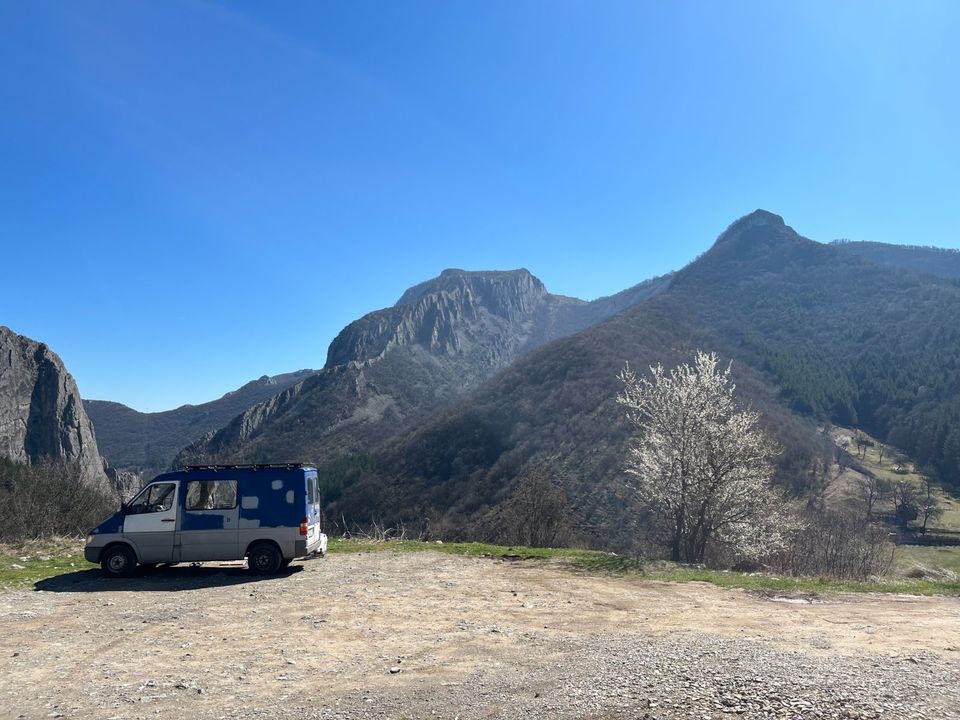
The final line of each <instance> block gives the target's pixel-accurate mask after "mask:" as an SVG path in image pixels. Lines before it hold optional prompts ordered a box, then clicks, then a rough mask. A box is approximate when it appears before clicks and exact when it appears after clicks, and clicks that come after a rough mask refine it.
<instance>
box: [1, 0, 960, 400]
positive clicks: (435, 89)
mask: <svg viewBox="0 0 960 720" xmlns="http://www.w3.org/2000/svg"><path fill="white" fill-rule="evenodd" d="M0 32H2V34H3V42H2V43H0V182H2V189H3V191H2V193H0V238H2V243H3V245H2V248H3V251H2V260H3V266H4V269H3V271H2V277H3V282H2V285H0V309H2V312H0V324H6V325H8V326H10V327H11V328H12V329H14V330H15V331H17V332H20V333H22V334H25V335H28V336H30V337H33V338H36V339H39V340H42V341H44V342H47V343H48V344H49V345H50V346H51V347H53V349H54V350H56V351H57V352H58V353H59V354H60V355H61V357H63V359H64V361H65V362H66V364H67V367H68V368H69V369H70V370H71V372H72V373H73V375H74V376H75V378H76V379H77V381H78V384H79V386H80V390H81V393H82V394H83V396H84V397H88V398H97V399H110V400H117V401H121V402H124V403H127V404H129V405H132V406H133V407H136V408H137V409H140V410H151V411H152V410H162V409H167V408H171V407H175V406H177V405H180V404H182V403H186V402H193V403H198V402H203V401H206V400H209V399H213V398H215V397H218V396H220V395H221V394H223V393H224V392H226V391H228V390H231V389H233V388H235V387H237V386H239V385H241V384H242V383H244V382H246V381H247V380H250V379H252V378H254V377H257V376H259V375H261V374H264V373H267V374H275V373H279V372H285V371H289V370H293V369H297V368H302V367H320V366H322V365H323V362H324V360H325V356H326V347H327V345H328V343H329V342H330V340H331V339H332V338H333V337H334V335H335V334H336V333H337V332H338V331H339V330H340V328H342V327H343V326H344V325H346V324H347V323H348V322H350V321H351V320H352V319H354V318H356V317H359V316H360V315H362V314H364V313H366V312H369V311H371V310H374V309H377V308H379V307H383V306H386V305H390V304H392V303H393V302H395V301H396V299H397V298H398V297H399V296H400V294H401V293H402V292H403V290H404V289H405V288H406V287H408V286H410V285H413V284H415V283H417V282H419V281H421V280H424V279H426V278H429V277H432V276H434V275H436V274H438V273H439V272H440V270H442V269H443V268H446V267H462V268H468V269H506V268H514V267H521V266H523V267H527V268H529V269H530V270H531V271H532V272H533V273H534V274H536V275H537V276H539V277H540V278H541V279H543V281H544V282H545V283H546V284H547V287H548V288H549V289H550V290H551V291H553V292H557V293H562V294H567V295H574V296H578V297H583V298H587V299H589V298H593V297H597V296H600V295H606V294H610V293H612V292H616V291H618V290H620V289H623V288H625V287H628V286H630V285H633V284H635V283H637V282H639V281H641V280H643V279H645V278H647V277H650V276H652V275H657V274H661V273H663V272H666V271H668V270H671V269H675V268H678V267H680V266H682V265H683V264H685V263H686V262H688V261H689V260H690V259H692V258H693V257H695V256H696V255H697V254H698V253H700V252H702V251H703V250H705V249H706V248H707V247H708V246H709V245H710V243H711V242H712V241H713V239H714V238H715V237H716V236H717V235H718V234H719V233H720V232H721V231H722V230H723V229H724V228H725V227H726V226H727V225H728V224H729V223H730V222H731V221H732V220H734V219H735V218H736V217H738V216H740V215H743V214H745V213H747V212H750V211H752V210H753V209H755V208H758V207H763V208H766V209H769V210H773V211H774V212H777V213H779V214H781V215H783V216H784V217H785V219H786V220H787V222H788V223H790V224H791V225H793V226H794V227H795V228H796V229H797V230H798V231H799V232H801V233H803V234H805V235H807V236H809V237H812V238H814V239H818V240H831V239H834V238H838V237H846V238H853V239H870V240H879V241H885V242H900V243H917V244H931V245H940V246H944V247H957V246H960V213H958V205H957V201H958V199H960V142H958V134H957V128H958V127H960V83H958V82H957V71H958V68H960V44H958V43H957V42H956V38H957V37H958V35H960V4H957V3H955V2H942V3H938V2H922V3H908V2H902V3H884V2H866V3H855V2H844V3H837V2H833V1H831V2H810V1H804V2H796V3H770V2H725V3H713V2H710V3H708V2H682V3H674V2H665V1H664V2H639V1H631V2H623V3H618V2H607V1H605V2H600V3H593V2H575V3H574V2H557V1H555V0H550V1H549V2H547V1H544V2H524V1H520V0H508V1H504V2H498V1H495V0H484V2H446V1H437V2H357V1H356V0H349V1H346V0H345V1H343V2H306V1H303V2H293V1H291V2H284V3H262V2H250V3H246V2H230V3H210V2H178V1H176V0H172V1H170V2H150V3H147V2H138V1H137V0H125V1H124V2H64V1H61V2H55V3H47V2H42V1H38V0H31V2H19V0H17V1H14V0H0Z"/></svg>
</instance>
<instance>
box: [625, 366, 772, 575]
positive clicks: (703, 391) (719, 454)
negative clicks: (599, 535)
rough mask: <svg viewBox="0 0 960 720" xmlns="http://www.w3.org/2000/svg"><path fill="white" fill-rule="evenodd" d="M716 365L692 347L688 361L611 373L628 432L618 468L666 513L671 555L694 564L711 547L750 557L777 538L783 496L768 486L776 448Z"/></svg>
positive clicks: (763, 552)
mask: <svg viewBox="0 0 960 720" xmlns="http://www.w3.org/2000/svg"><path fill="white" fill-rule="evenodd" d="M718 362H719V360H718V358H717V356H716V355H715V354H713V353H710V354H707V353H703V352H700V351H697V354H696V359H695V361H694V365H693V367H691V366H689V365H687V364H683V365H680V366H679V367H677V368H675V369H674V370H671V371H670V372H669V373H668V372H666V371H664V369H663V367H662V366H660V365H657V366H656V367H652V368H650V373H651V374H650V376H649V377H640V376H638V375H636V374H635V373H634V372H633V370H631V369H630V367H629V365H627V366H626V367H624V369H623V371H621V373H620V375H619V378H620V380H621V381H622V382H623V390H622V391H621V392H620V393H619V394H618V396H617V402H619V403H620V404H621V405H623V406H624V407H625V408H626V409H627V415H628V418H629V419H630V421H631V422H632V423H633V424H634V425H635V427H636V428H637V430H638V433H637V436H636V437H635V438H634V439H633V441H632V442H631V445H630V448H629V456H628V460H627V472H628V473H629V474H631V475H632V476H634V477H635V478H636V479H637V487H636V489H637V491H638V492H639V493H640V494H641V496H642V498H643V499H644V500H646V501H647V502H648V503H649V504H650V505H651V506H652V507H653V508H654V509H655V510H656V511H657V512H658V513H660V514H661V515H662V516H663V517H664V518H665V519H666V521H667V524H668V526H669V527H670V537H669V539H668V542H669V545H670V555H671V558H672V559H673V560H676V561H682V562H695V563H699V562H702V561H703V558H704V554H705V552H706V550H707V548H708V546H710V545H711V544H714V545H719V546H722V547H725V548H728V549H729V550H731V551H733V553H734V554H736V555H739V556H741V557H746V558H756V557H760V556H763V555H766V554H767V553H769V552H771V551H773V550H775V549H777V548H779V547H780V546H781V545H782V543H783V531H784V529H785V526H786V522H785V520H786V518H785V517H784V515H783V511H782V509H783V507H784V500H783V499H782V498H781V497H780V496H779V494H778V493H777V492H776V491H775V490H774V488H773V487H772V486H771V484H770V480H771V478H772V476H773V472H774V465H773V460H774V458H775V457H776V455H777V454H778V452H779V448H778V447H777V446H776V444H775V443H774V442H773V441H772V440H770V439H769V438H768V437H767V435H766V433H764V432H763V430H762V429H761V428H760V425H759V422H760V415H759V413H757V412H755V411H753V410H749V409H743V408H741V407H740V406H739V404H738V403H737V401H736V399H735V398H734V391H735V389H736V386H735V385H734V384H733V382H732V381H731V378H730V367H729V366H728V367H727V368H726V370H720V369H718V367H717V365H718Z"/></svg>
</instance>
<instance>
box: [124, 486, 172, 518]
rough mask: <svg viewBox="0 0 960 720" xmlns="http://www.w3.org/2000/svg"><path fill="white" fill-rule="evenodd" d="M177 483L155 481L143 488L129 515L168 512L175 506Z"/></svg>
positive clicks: (131, 506) (130, 508)
mask: <svg viewBox="0 0 960 720" xmlns="http://www.w3.org/2000/svg"><path fill="white" fill-rule="evenodd" d="M176 487H177V486H176V485H175V484H174V483H154V484H153V485H148V486H147V487H145V488H144V489H143V492H141V493H140V494H139V495H137V497H136V498H134V500H133V502H132V503H130V507H129V509H128V510H127V513H128V514H129V515H140V514H142V513H153V512H166V511H167V510H169V509H170V508H172V507H173V498H174V495H175V492H174V491H175V489H176Z"/></svg>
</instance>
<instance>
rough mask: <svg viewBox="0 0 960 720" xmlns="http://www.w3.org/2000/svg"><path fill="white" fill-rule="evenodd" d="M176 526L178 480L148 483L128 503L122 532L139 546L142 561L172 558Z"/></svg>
mask: <svg viewBox="0 0 960 720" xmlns="http://www.w3.org/2000/svg"><path fill="white" fill-rule="evenodd" d="M176 527H177V483H175V482H158V483H152V484H151V485H147V487H145V488H144V489H143V490H141V491H140V494H139V495H137V496H136V497H135V498H134V499H133V501H132V502H131V503H130V504H129V505H128V506H127V511H126V516H125V517H124V519H123V535H124V537H126V538H129V539H130V541H131V542H132V543H133V544H134V545H135V546H136V548H137V552H138V554H139V555H140V562H142V563H159V562H172V561H173V539H174V536H175V530H176Z"/></svg>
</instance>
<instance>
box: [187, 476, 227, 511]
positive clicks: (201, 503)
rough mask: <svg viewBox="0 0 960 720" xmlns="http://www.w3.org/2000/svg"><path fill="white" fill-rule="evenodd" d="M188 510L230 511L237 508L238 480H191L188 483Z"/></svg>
mask: <svg viewBox="0 0 960 720" xmlns="http://www.w3.org/2000/svg"><path fill="white" fill-rule="evenodd" d="M185 502H186V509H187V510H229V509H230V508H235V507H236V506H237V481H236V480H191V481H190V482H188V483H187V498H186V501H185Z"/></svg>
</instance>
